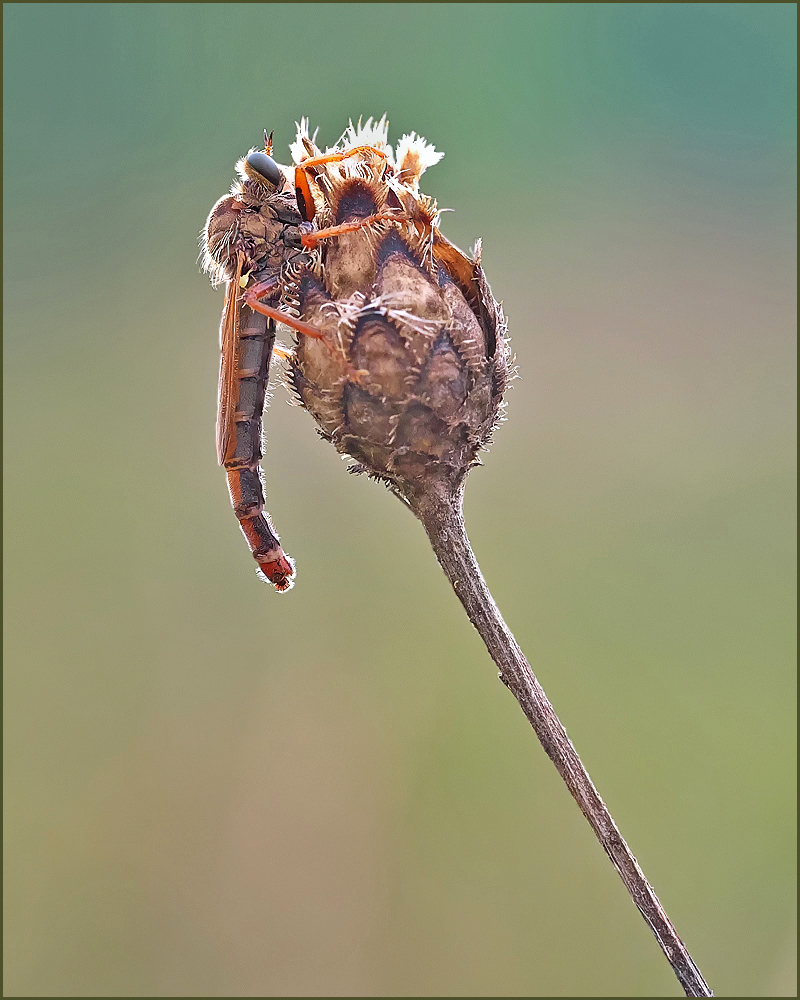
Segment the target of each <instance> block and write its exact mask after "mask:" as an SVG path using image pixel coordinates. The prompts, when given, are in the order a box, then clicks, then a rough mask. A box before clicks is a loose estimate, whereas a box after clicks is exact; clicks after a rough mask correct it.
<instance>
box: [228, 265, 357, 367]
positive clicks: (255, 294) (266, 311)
mask: <svg viewBox="0 0 800 1000" xmlns="http://www.w3.org/2000/svg"><path fill="white" fill-rule="evenodd" d="M263 284H266V283H263ZM268 294H269V289H268V288H264V289H263V290H261V286H260V285H253V286H252V288H249V289H248V290H247V291H246V292H245V294H244V301H245V305H247V306H249V307H250V309H252V310H253V311H254V312H257V313H261V315H262V316H267V317H268V318H269V319H272V320H277V321H278V322H279V323H285V324H286V326H289V327H291V328H292V329H293V330H297V332H298V333H302V334H303V335H304V336H306V337H312V338H313V339H314V340H321V341H322V343H323V344H324V345H325V347H326V348H327V349H328V350H329V351H330V352H331V354H333V355H334V357H335V358H336V359H337V361H338V362H339V363H340V364H342V365H343V366H344V368H345V370H346V372H347V375H348V377H349V378H350V379H352V380H353V381H354V382H360V381H361V379H362V377H363V376H364V375H365V374H367V373H366V372H364V371H362V370H361V369H356V368H353V366H352V365H351V364H350V362H349V361H348V360H347V359H346V358H344V357H343V356H342V352H341V350H340V349H339V348H338V347H337V346H336V344H334V342H333V341H332V340H331V339H330V337H328V335H327V334H325V333H323V332H322V330H318V329H317V328H316V327H315V326H310V325H309V324H308V323H304V322H303V321H302V320H301V319H297V318H296V317H294V316H290V315H289V314H288V313H285V312H281V310H280V309H276V308H275V307H274V306H268V305H265V304H264V303H263V302H262V301H261V297H262V296H266V295H268Z"/></svg>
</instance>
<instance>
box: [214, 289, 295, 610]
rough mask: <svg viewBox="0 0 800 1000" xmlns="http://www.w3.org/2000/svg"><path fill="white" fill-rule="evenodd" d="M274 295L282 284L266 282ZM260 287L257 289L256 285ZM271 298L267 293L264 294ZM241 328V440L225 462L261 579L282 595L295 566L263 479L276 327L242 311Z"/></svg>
mask: <svg viewBox="0 0 800 1000" xmlns="http://www.w3.org/2000/svg"><path fill="white" fill-rule="evenodd" d="M261 284H262V285H269V287H270V288H272V290H273V291H274V289H275V287H276V285H277V282H274V281H271V282H262V283H261ZM254 287H258V286H254ZM262 294H266V291H264V292H262ZM241 322H242V325H241V327H240V329H239V349H238V370H237V376H238V395H237V399H236V414H235V420H236V442H235V446H234V447H233V448H232V449H231V451H230V455H229V457H228V458H227V459H226V461H225V471H226V473H227V476H228V489H229V491H230V495H231V503H232V505H233V510H234V513H235V514H236V517H237V518H238V519H239V526H240V527H241V529H242V534H243V535H244V537H245V538H246V539H247V544H248V545H249V546H250V551H251V552H252V553H253V558H254V559H255V560H256V562H257V563H258V572H259V576H260V577H261V578H262V579H265V580H267V581H268V582H269V583H271V584H272V585H273V587H274V588H275V589H276V590H278V591H285V590H288V589H289V588H290V587H291V586H292V585H293V583H294V572H295V570H294V562H293V560H292V559H291V558H290V557H289V556H288V555H286V553H285V552H284V551H283V549H282V547H281V543H280V540H279V539H278V536H277V535H276V534H275V531H274V530H273V528H272V525H271V523H270V521H269V518H268V517H267V515H266V513H265V511H264V487H263V483H262V478H261V424H262V416H263V411H264V399H265V395H266V390H267V380H268V378H269V365H270V360H271V356H272V348H273V344H274V343H275V324H274V323H273V322H271V321H269V320H268V319H267V318H265V317H264V316H262V315H259V313H258V312H252V311H251V310H250V309H246V308H245V309H243V310H242V316H241Z"/></svg>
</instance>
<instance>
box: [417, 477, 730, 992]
mask: <svg viewBox="0 0 800 1000" xmlns="http://www.w3.org/2000/svg"><path fill="white" fill-rule="evenodd" d="M408 500H409V503H410V506H411V509H412V510H413V511H414V513H415V514H416V516H417V517H418V518H419V519H420V521H421V522H422V524H423V525H424V527H425V530H426V532H427V533H428V538H429V539H430V542H431V545H432V546H433V551H434V552H435V553H436V558H437V559H438V560H439V564H440V565H441V567H442V569H443V570H444V572H445V574H446V575H447V578H448V580H449V581H450V583H451V584H452V586H453V589H454V590H455V592H456V594H457V595H458V598H459V600H460V601H461V603H462V604H463V605H464V608H465V610H466V612H467V615H468V616H469V620H470V621H471V622H472V624H473V625H474V626H475V628H476V629H477V630H478V632H479V634H480V636H481V638H482V639H483V641H484V643H485V644H486V648H487V649H488V650H489V654H490V655H491V657H492V659H493V660H494V662H495V663H496V664H497V667H498V669H499V671H500V679H501V680H502V681H503V683H504V684H505V685H506V686H507V687H508V688H509V690H510V691H511V693H512V694H513V695H514V697H515V698H516V699H517V701H518V702H519V704H520V707H521V708H522V711H523V712H524V713H525V716H526V717H527V719H528V721H529V722H530V724H531V725H532V726H533V729H534V731H535V733H536V735H537V736H538V737H539V742H540V743H541V744H542V746H543V747H544V750H545V753H546V754H547V756H548V757H549V758H550V760H552V762H553V763H554V764H555V766H556V769H557V770H558V773H559V774H560V775H561V777H562V778H563V779H564V783H565V784H566V786H567V788H568V789H569V790H570V792H571V794H572V796H573V798H574V799H575V801H576V802H577V803H578V805H579V806H580V810H581V812H582V813H583V815H584V816H585V817H586V819H587V820H588V821H589V824H590V826H591V827H592V829H593V830H594V832H595V835H596V837H597V839H598V840H599V841H600V844H601V845H602V847H603V849H604V850H605V852H606V854H607V855H608V856H609V858H610V859H611V861H612V863H613V865H614V867H615V868H616V869H617V871H618V872H619V875H620V878H621V879H622V881H623V882H624V883H625V888H626V889H627V890H628V892H629V893H630V895H631V898H632V899H633V901H634V903H636V905H637V907H638V908H639V912H640V913H641V914H642V916H643V917H644V919H645V920H646V921H647V923H648V925H649V927H650V929H651V930H652V932H653V934H654V935H655V937H656V940H657V941H658V943H659V946H660V947H661V950H662V951H663V952H664V954H665V955H666V957H667V960H668V961H669V964H670V965H671V966H672V968H673V971H674V972H675V975H676V976H677V977H678V980H679V982H680V984H681V986H682V987H683V989H684V992H685V993H686V996H687V997H710V996H713V995H714V994H713V993H712V992H711V990H710V989H709V987H708V985H707V984H706V982H705V980H704V979H703V977H702V975H701V974H700V970H699V969H698V968H697V966H696V965H695V964H694V962H693V961H692V958H691V956H690V955H689V952H688V951H687V950H686V946H685V945H684V943H683V942H682V941H681V939H680V938H679V937H678V935H677V933H676V931H675V928H674V927H673V926H672V923H671V922H670V920H669V917H668V916H667V914H666V913H665V912H664V908H663V907H662V905H661V903H660V902H659V900H658V897H657V896H656V894H655V892H654V891H653V889H652V887H651V885H650V883H649V882H648V881H647V879H646V878H645V877H644V873H643V872H642V869H641V868H640V867H639V864H638V862H637V861H636V858H635V857H634V856H633V854H632V852H631V849H630V848H629V847H628V845H627V844H626V843H625V841H624V840H623V838H622V835H621V834H620V832H619V830H618V829H617V826H616V823H615V822H614V820H613V819H612V817H611V813H610V812H609V811H608V808H607V806H606V804H605V803H604V802H603V800H602V799H601V798H600V795H599V794H598V792H597V789H596V788H595V787H594V785H593V784H592V780H591V778H590V777H589V774H588V772H587V771H586V768H585V767H584V766H583V763H582V761H581V759H580V757H579V756H578V754H577V753H576V751H575V748H574V747H573V745H572V743H571V741H570V739H569V737H568V736H567V732H566V730H565V729H564V727H563V725H562V724H561V721H560V719H559V718H558V716H557V715H556V713H555V711H554V709H553V706H552V705H551V704H550V702H549V701H548V699H547V696H546V695H545V693H544V690H543V688H542V686H541V684H539V682H538V681H537V679H536V677H535V676H534V673H533V671H532V670H531V668H530V664H529V663H528V661H527V660H526V659H525V657H524V656H523V654H522V650H521V649H520V648H519V646H518V645H517V641H516V639H515V638H514V636H513V635H512V633H511V630H510V629H509V627H508V626H507V625H506V623H505V622H504V621H503V618H502V615H501V614H500V611H499V610H498V608H497V605H496V604H495V603H494V600H493V598H492V595H491V593H490V592H489V588H488V587H487V586H486V582H485V580H484V579H483V575H482V574H481V571H480V567H479V566H478V562H477V560H476V559H475V555H474V553H473V551H472V546H471V545H470V542H469V538H468V537H467V532H466V528H465V526H464V517H463V513H462V500H463V489H462V490H460V491H459V492H458V493H457V495H456V496H450V495H449V494H448V493H447V492H446V491H439V492H437V491H436V490H435V489H432V490H428V491H426V492H424V493H422V494H417V495H416V496H413V497H408Z"/></svg>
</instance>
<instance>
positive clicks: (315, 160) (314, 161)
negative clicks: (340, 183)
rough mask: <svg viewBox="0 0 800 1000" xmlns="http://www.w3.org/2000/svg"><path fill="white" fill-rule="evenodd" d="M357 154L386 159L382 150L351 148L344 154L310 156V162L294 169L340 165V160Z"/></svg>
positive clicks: (304, 161) (307, 161) (362, 147)
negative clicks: (330, 164) (324, 164)
mask: <svg viewBox="0 0 800 1000" xmlns="http://www.w3.org/2000/svg"><path fill="white" fill-rule="evenodd" d="M358 153H375V155H376V156H380V157H382V158H383V159H384V160H385V159H386V153H384V152H383V150H382V149H376V148H375V146H353V148H352V149H348V150H347V152H346V153H325V154H324V155H322V156H312V157H311V159H310V160H303V162H302V163H300V164H298V166H297V168H296V169H297V170H307V169H308V168H309V167H318V166H321V165H322V164H323V163H340V162H341V161H342V160H346V159H348V158H349V157H351V156H356V155H357V154H358Z"/></svg>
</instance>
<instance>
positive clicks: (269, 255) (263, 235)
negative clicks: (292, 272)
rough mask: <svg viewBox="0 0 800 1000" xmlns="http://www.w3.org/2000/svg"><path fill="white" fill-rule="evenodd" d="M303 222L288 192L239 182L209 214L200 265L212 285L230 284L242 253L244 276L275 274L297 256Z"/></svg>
mask: <svg viewBox="0 0 800 1000" xmlns="http://www.w3.org/2000/svg"><path fill="white" fill-rule="evenodd" d="M301 221H302V220H301V218H300V214H299V212H298V211H297V205H296V203H295V201H294V198H293V196H292V195H291V193H289V192H285V193H270V192H268V191H267V190H266V188H265V187H264V186H263V185H260V184H257V183H255V182H253V181H250V180H247V181H244V182H241V183H239V184H237V185H235V186H234V189H233V191H232V193H231V194H228V195H225V196H224V197H222V198H220V199H219V201H218V202H217V203H216V204H215V205H214V207H213V208H212V209H211V212H210V214H209V217H208V221H207V222H206V227H205V230H204V233H203V238H202V242H203V251H204V252H203V266H204V268H205V270H207V271H208V272H209V273H210V274H211V275H212V278H213V279H214V280H215V281H220V280H226V281H228V280H230V278H231V277H232V275H233V273H234V272H235V270H236V260H237V256H238V254H239V253H240V252H241V253H243V254H244V256H245V271H249V270H258V271H260V272H264V271H278V270H280V268H281V266H282V265H283V263H284V262H285V261H286V260H288V259H291V257H292V256H294V255H295V254H297V253H299V251H300V247H301V242H300V230H299V225H300V223H301Z"/></svg>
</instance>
